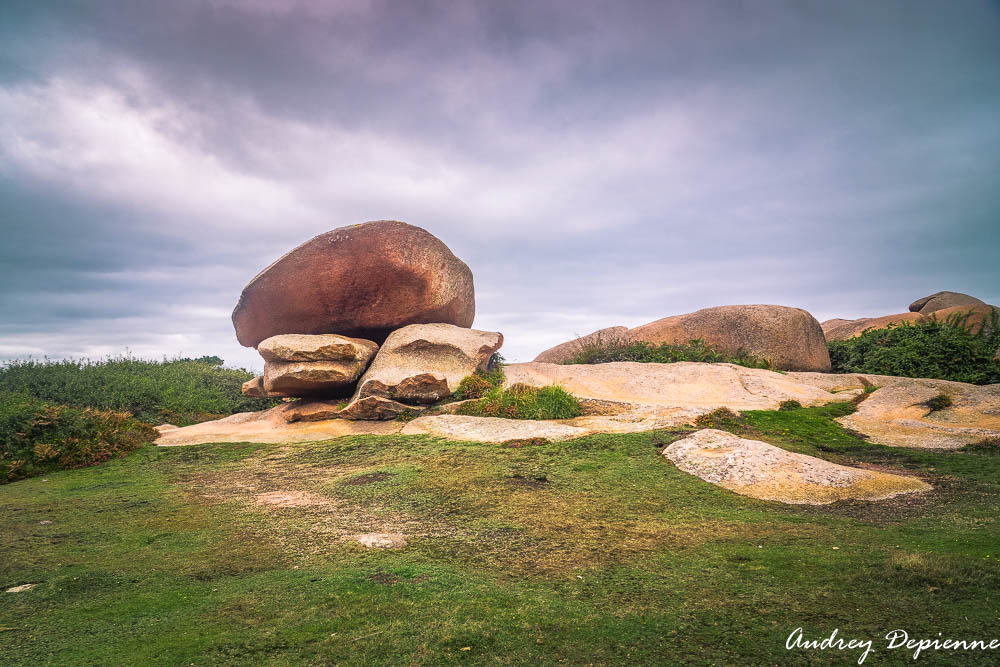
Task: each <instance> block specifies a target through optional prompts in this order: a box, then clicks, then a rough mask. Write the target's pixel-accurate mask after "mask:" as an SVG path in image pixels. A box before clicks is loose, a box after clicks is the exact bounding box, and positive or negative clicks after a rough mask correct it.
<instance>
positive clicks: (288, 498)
mask: <svg viewBox="0 0 1000 667" xmlns="http://www.w3.org/2000/svg"><path fill="white" fill-rule="evenodd" d="M255 499H256V501H257V504H258V505H272V506H275V507H315V506H320V505H329V504H330V501H329V500H327V499H326V498H324V497H323V496H319V495H316V494H315V493H309V492H308V491H268V492H267V493H258V494H257V495H256V496H255Z"/></svg>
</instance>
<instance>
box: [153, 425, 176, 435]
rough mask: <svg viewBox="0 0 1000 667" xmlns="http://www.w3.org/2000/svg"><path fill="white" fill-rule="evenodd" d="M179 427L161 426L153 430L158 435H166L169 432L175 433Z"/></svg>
mask: <svg viewBox="0 0 1000 667" xmlns="http://www.w3.org/2000/svg"><path fill="white" fill-rule="evenodd" d="M175 428H177V426H175V425H174V424H160V425H159V426H154V427H153V430H154V431H156V432H157V433H166V432H167V431H173V430H174V429H175Z"/></svg>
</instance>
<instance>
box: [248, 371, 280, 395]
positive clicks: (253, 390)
mask: <svg viewBox="0 0 1000 667" xmlns="http://www.w3.org/2000/svg"><path fill="white" fill-rule="evenodd" d="M242 391H243V395H244V396H249V397H251V398H282V397H284V396H285V394H282V393H277V392H276V393H271V392H269V391H268V390H267V389H265V388H264V376H263V375H258V376H257V377H255V378H253V379H252V380H247V381H246V382H244V383H243V388H242Z"/></svg>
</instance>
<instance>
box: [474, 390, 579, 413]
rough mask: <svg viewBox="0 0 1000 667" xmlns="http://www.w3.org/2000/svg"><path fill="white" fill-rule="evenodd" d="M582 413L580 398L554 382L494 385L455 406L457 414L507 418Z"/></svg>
mask: <svg viewBox="0 0 1000 667" xmlns="http://www.w3.org/2000/svg"><path fill="white" fill-rule="evenodd" d="M581 413H582V410H581V408H580V402H579V401H578V400H576V398H575V397H574V396H573V395H572V394H570V393H569V392H567V391H566V390H565V389H563V388H562V387H558V386H556V385H550V386H548V387H542V388H540V389H539V388H536V387H528V386H526V385H522V384H518V385H514V386H512V387H509V388H504V387H503V386H496V387H492V388H491V389H490V390H489V391H487V392H486V393H485V394H484V395H483V396H482V398H480V399H479V400H476V401H471V402H469V403H465V404H463V405H462V406H460V407H459V409H458V414H460V415H471V416H474V417H505V418H507V419H572V418H573V417H579V416H580V414H581Z"/></svg>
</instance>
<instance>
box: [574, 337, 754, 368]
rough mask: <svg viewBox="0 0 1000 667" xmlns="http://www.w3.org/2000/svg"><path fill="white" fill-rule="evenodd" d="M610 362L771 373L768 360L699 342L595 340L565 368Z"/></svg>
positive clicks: (623, 339) (584, 346) (624, 339)
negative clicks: (692, 365)
mask: <svg viewBox="0 0 1000 667" xmlns="http://www.w3.org/2000/svg"><path fill="white" fill-rule="evenodd" d="M613 361H638V362H643V363H657V364H670V363H675V362H678V361H700V362H705V363H710V364H736V365H738V366H746V367H748V368H766V369H773V365H772V364H771V362H769V361H768V360H767V359H763V358H761V357H757V356H754V355H752V354H750V353H748V352H742V351H741V352H738V353H736V354H729V353H726V352H720V351H718V350H715V349H713V348H711V347H709V346H708V345H706V344H705V342H704V341H702V340H692V341H689V342H687V343H682V344H679V345H672V344H670V343H660V344H659V345H657V344H654V343H647V342H645V341H632V340H628V339H626V338H621V339H617V338H613V339H609V340H596V341H593V342H590V343H587V344H585V345H583V346H582V347H581V348H580V350H579V352H577V354H576V355H575V356H573V358H571V359H569V360H568V361H566V362H564V363H566V364H606V363H609V362H613Z"/></svg>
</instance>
